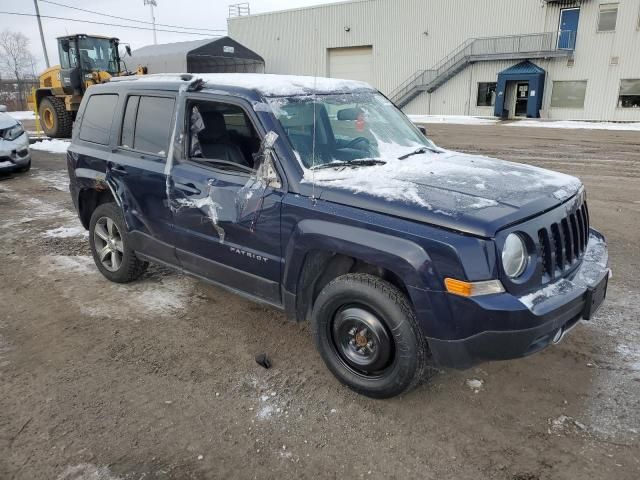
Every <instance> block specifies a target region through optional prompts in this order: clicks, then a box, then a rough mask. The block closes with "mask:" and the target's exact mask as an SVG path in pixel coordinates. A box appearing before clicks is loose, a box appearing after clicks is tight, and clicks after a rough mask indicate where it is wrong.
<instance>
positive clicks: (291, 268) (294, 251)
mask: <svg viewBox="0 0 640 480" xmlns="http://www.w3.org/2000/svg"><path fill="white" fill-rule="evenodd" d="M311 251H328V252H334V253H339V254H342V255H348V256H350V257H354V258H357V259H359V260H362V261H365V262H367V263H370V264H372V265H376V266H379V267H383V268H385V269H386V270H389V271H391V272H393V273H394V274H395V275H397V276H398V277H399V278H400V279H402V281H403V282H405V285H406V286H407V287H419V288H425V285H423V281H422V278H424V277H426V276H428V273H430V271H432V269H433V266H432V262H431V258H430V257H429V254H428V253H427V252H426V251H425V250H424V249H423V248H422V247H421V246H419V245H416V244H415V243H413V242H411V241H409V240H406V239H404V238H399V237H395V236H392V235H387V234H384V233H380V232H374V231H371V230H366V229H363V228H358V227H353V226H350V225H343V224H337V223H332V222H327V221H324V220H302V221H301V222H299V223H298V224H297V225H296V228H295V229H294V232H293V234H292V235H291V237H290V238H289V242H288V243H287V246H286V249H285V266H286V267H285V271H284V275H283V286H284V288H285V289H286V290H288V291H290V292H295V291H296V285H297V282H298V277H299V274H300V272H301V270H302V266H303V265H304V261H305V257H306V255H307V253H309V252H311ZM427 288H428V287H427Z"/></svg>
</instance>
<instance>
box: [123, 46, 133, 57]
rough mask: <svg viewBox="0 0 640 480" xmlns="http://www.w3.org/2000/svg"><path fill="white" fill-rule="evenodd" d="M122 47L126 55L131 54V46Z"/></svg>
mask: <svg viewBox="0 0 640 480" xmlns="http://www.w3.org/2000/svg"><path fill="white" fill-rule="evenodd" d="M124 49H125V51H126V52H127V55H129V56H131V47H130V46H129V45H125V46H124Z"/></svg>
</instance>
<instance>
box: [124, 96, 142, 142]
mask: <svg viewBox="0 0 640 480" xmlns="http://www.w3.org/2000/svg"><path fill="white" fill-rule="evenodd" d="M139 101H140V97H138V96H135V97H129V99H128V100H127V106H126V108H125V110H124V120H123V121H122V136H121V137H120V145H122V146H123V147H125V148H133V134H134V133H135V131H136V115H137V114H138V102H139Z"/></svg>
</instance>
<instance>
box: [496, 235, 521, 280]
mask: <svg viewBox="0 0 640 480" xmlns="http://www.w3.org/2000/svg"><path fill="white" fill-rule="evenodd" d="M502 268H504V273H506V274H507V276H508V277H509V278H517V277H519V276H520V275H522V272H524V270H525V268H527V248H526V246H525V244H524V242H523V241H522V238H520V235H518V234H517V233H510V234H509V236H508V237H507V239H506V240H505V242H504V246H503V247H502Z"/></svg>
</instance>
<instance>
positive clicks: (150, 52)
mask: <svg viewBox="0 0 640 480" xmlns="http://www.w3.org/2000/svg"><path fill="white" fill-rule="evenodd" d="M216 40H218V39H217V38H206V39H204V40H189V41H186V42H174V43H162V44H159V45H147V46H146V47H141V48H138V49H136V50H134V51H133V52H132V53H131V57H132V58H136V57H153V56H159V57H165V56H168V55H176V54H183V55H186V54H187V53H189V52H190V51H191V50H195V49H196V48H199V47H201V46H203V45H206V44H207V43H211V42H215V41H216Z"/></svg>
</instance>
